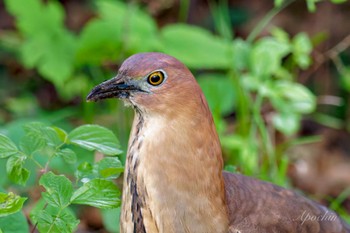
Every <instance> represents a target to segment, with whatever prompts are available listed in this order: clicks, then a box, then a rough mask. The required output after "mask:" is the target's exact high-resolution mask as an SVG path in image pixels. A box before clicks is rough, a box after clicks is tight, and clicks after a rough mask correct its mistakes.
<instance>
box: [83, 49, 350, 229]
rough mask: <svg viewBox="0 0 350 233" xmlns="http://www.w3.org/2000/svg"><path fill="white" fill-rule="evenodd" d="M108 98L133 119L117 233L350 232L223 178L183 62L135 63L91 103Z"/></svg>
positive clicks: (317, 213)
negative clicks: (120, 103) (125, 108)
mask: <svg viewBox="0 0 350 233" xmlns="http://www.w3.org/2000/svg"><path fill="white" fill-rule="evenodd" d="M107 98H117V99H121V100H123V102H124V103H125V105H127V106H131V107H132V108H133V109H134V112H135V114H134V120H133V125H132V129H131V133H130V138H129V143H128V150H127V155H126V162H125V171H124V183H123V192H122V207H121V215H120V232H123V233H282V232H288V233H289V232H290V233H294V232H295V233H341V232H342V233H343V232H350V228H349V226H348V225H347V224H346V223H345V221H344V220H342V219H341V218H340V217H339V216H338V215H337V214H336V213H335V212H333V211H331V210H329V209H327V208H326V207H324V206H322V205H320V204H318V203H316V202H314V201H312V200H310V199H308V198H306V197H304V196H302V195H300V194H297V193H296V192H294V191H292V190H288V189H285V188H282V187H279V186H276V185H274V184H272V183H268V182H265V181H260V180H258V179H255V178H252V177H248V176H244V175H241V174H236V173H229V172H226V171H223V158H222V151H221V144H220V140H219V137H218V134H217V132H216V128H215V125H214V122H213V117H212V114H211V112H210V109H209V107H208V104H207V101H206V99H205V96H204V94H203V92H202V91H201V88H200V86H199V85H198V83H197V81H196V79H195V78H194V76H193V74H192V73H191V71H190V70H189V69H188V68H187V67H186V66H185V65H184V64H183V63H182V62H180V61H179V60H178V59H176V58H174V57H172V56H170V55H167V54H163V53H159V52H147V53H138V54H134V55H132V56H130V57H129V58H127V59H126V60H125V61H124V62H123V63H122V65H121V66H120V68H119V71H118V73H117V75H116V76H115V77H114V78H112V79H110V80H107V81H105V82H103V83H101V84H99V85H97V86H96V87H94V88H93V89H92V90H91V92H90V93H89V94H88V96H87V101H99V100H102V99H107Z"/></svg>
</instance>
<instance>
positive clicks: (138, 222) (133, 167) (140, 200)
mask: <svg viewBox="0 0 350 233" xmlns="http://www.w3.org/2000/svg"><path fill="white" fill-rule="evenodd" d="M135 112H136V114H137V117H138V119H139V121H138V123H137V125H136V134H135V137H134V139H133V141H132V143H131V145H130V147H129V155H128V163H129V168H128V176H127V183H128V185H129V188H130V195H131V214H132V221H133V223H134V231H133V232H134V233H146V229H145V225H144V222H143V216H142V212H141V208H143V207H144V206H145V197H144V196H143V194H141V193H139V192H138V187H137V185H138V183H137V169H138V162H139V158H138V155H135V152H136V151H138V150H139V149H140V147H141V144H142V141H139V140H138V138H139V137H140V132H141V129H142V127H143V123H144V120H143V117H142V114H141V112H139V111H137V110H136V111H135ZM134 157H135V158H134ZM139 190H140V189H139Z"/></svg>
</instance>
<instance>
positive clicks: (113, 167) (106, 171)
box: [95, 157, 124, 179]
mask: <svg viewBox="0 0 350 233" xmlns="http://www.w3.org/2000/svg"><path fill="white" fill-rule="evenodd" d="M95 166H96V170H97V172H98V174H99V176H100V177H102V178H109V179H116V178H118V177H119V175H120V173H122V172H123V171H124V167H123V165H122V163H121V162H120V160H119V159H118V158H117V157H106V158H103V159H102V160H100V161H99V162H97V163H96V165H95Z"/></svg>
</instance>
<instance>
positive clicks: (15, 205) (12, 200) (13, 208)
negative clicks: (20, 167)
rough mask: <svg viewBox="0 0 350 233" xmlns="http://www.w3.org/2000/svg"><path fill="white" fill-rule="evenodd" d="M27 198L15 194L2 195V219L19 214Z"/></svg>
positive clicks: (0, 208)
mask: <svg viewBox="0 0 350 233" xmlns="http://www.w3.org/2000/svg"><path fill="white" fill-rule="evenodd" d="M26 199H27V198H24V197H20V196H18V195H16V194H14V193H11V192H10V193H0V217H4V216H7V215H10V214H13V213H16V212H18V211H19V210H20V209H21V208H22V206H23V203H24V202H25V200H26Z"/></svg>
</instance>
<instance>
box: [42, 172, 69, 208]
mask: <svg viewBox="0 0 350 233" xmlns="http://www.w3.org/2000/svg"><path fill="white" fill-rule="evenodd" d="M39 184H40V185H42V186H44V187H45V189H46V192H44V193H42V196H43V198H44V199H45V200H46V201H47V203H48V204H50V205H52V206H54V207H60V208H62V207H66V206H67V205H68V204H69V203H70V198H71V196H72V193H73V186H72V183H71V181H70V180H69V179H67V178H66V177H65V176H63V175H55V174H53V173H52V172H48V173H46V174H44V175H42V177H41V178H40V180H39Z"/></svg>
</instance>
